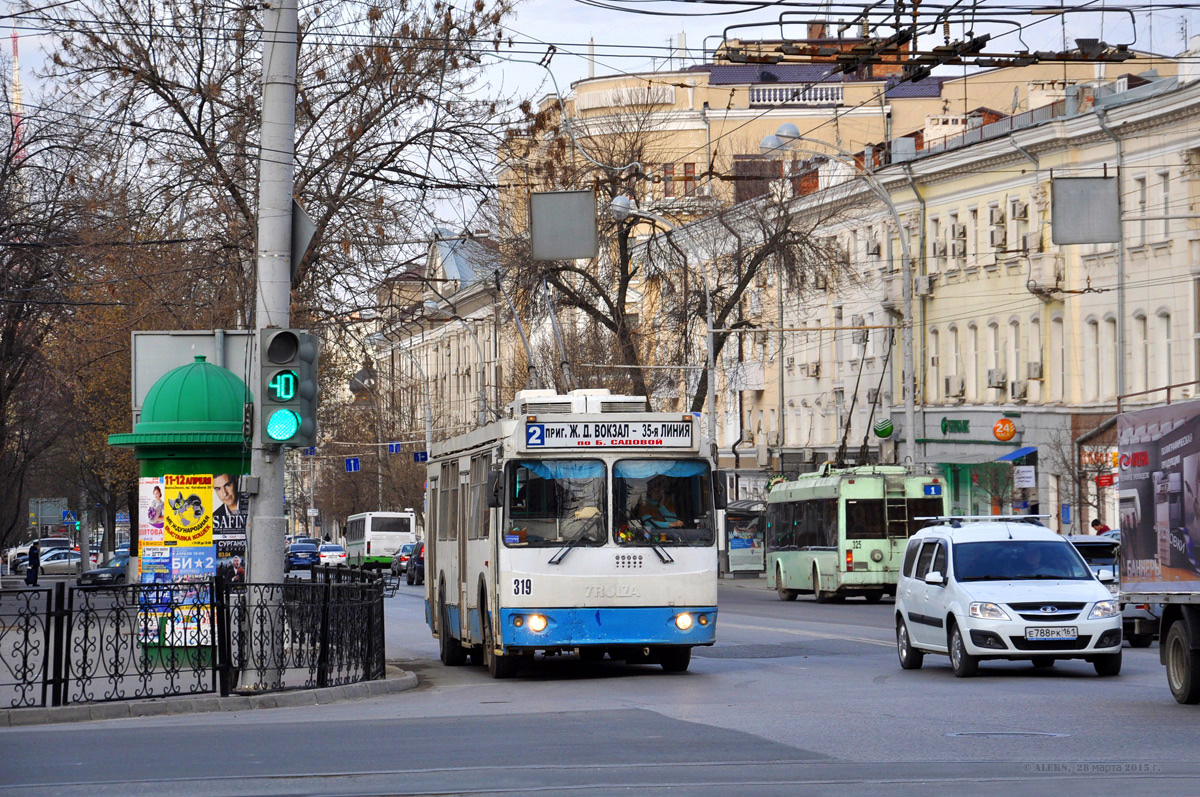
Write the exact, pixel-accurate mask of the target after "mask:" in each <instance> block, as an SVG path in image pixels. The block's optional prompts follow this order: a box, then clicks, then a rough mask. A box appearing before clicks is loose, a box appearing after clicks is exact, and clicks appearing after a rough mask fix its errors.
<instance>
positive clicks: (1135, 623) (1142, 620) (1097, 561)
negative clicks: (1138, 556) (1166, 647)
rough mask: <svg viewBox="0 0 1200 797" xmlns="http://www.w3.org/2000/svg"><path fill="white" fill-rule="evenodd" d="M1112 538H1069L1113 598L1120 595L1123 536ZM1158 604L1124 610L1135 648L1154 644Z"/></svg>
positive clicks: (1124, 625)
mask: <svg viewBox="0 0 1200 797" xmlns="http://www.w3.org/2000/svg"><path fill="white" fill-rule="evenodd" d="M1116 534H1117V536H1116V537H1113V536H1111V535H1112V532H1105V533H1104V534H1100V535H1096V536H1093V535H1091V534H1072V535H1070V536H1069V537H1067V539H1068V540H1070V541H1071V544H1072V545H1074V546H1075V549H1076V550H1078V551H1079V553H1080V555H1081V556H1083V560H1084V561H1085V562H1087V563H1088V567H1090V568H1091V569H1092V572H1093V573H1095V574H1096V578H1098V579H1099V580H1100V582H1101V583H1103V584H1105V585H1106V586H1107V587H1108V591H1109V592H1111V593H1112V594H1113V596H1114V597H1115V596H1118V595H1119V594H1120V591H1121V558H1120V557H1121V536H1120V535H1121V532H1119V531H1118V532H1117V533H1116ZM1160 613H1161V607H1160V605H1159V604H1150V603H1126V604H1123V605H1122V608H1121V626H1122V629H1123V631H1124V635H1125V639H1126V640H1128V642H1129V646H1130V647H1133V648H1146V647H1149V646H1150V645H1151V644H1152V643H1153V642H1154V637H1155V636H1156V635H1157V633H1158V617H1159V614H1160Z"/></svg>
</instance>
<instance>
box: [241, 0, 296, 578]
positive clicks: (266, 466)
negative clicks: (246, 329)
mask: <svg viewBox="0 0 1200 797" xmlns="http://www.w3.org/2000/svg"><path fill="white" fill-rule="evenodd" d="M297 41H298V39H297V12H296V0H279V1H278V2H275V3H270V4H268V5H267V6H266V9H265V11H264V12H263V100H262V147H261V149H260V151H259V158H258V162H259V171H258V174H259V182H258V197H259V199H258V285H257V287H258V291H257V293H258V302H257V307H256V312H255V316H254V327H255V331H256V333H257V334H255V336H254V339H255V343H256V344H257V343H258V342H259V341H261V340H262V339H263V336H262V330H264V329H270V328H285V327H287V326H289V323H290V320H291V287H292V268H291V266H292V264H291V256H292V252H291V248H292V187H293V168H294V160H295V139H296V58H297V54H298V51H297ZM262 357H263V352H262V350H261V346H259V345H256V346H255V347H254V354H253V357H252V361H251V369H250V373H252V374H256V375H257V374H260V373H261V372H262ZM254 398H255V400H256V401H259V402H261V401H263V397H262V396H255V397H254ZM260 422H261V421H260ZM256 432H257V430H256ZM251 439H252V440H254V443H253V447H254V448H253V455H252V457H251V471H252V473H253V475H255V476H257V477H258V495H257V496H255V497H254V499H253V500H252V501H251V504H250V519H249V520H250V522H249V528H248V530H247V538H248V539H247V541H246V544H247V548H248V551H247V553H248V557H247V558H248V559H249V562H248V565H249V573H248V574H247V576H248V580H250V581H253V582H255V583H259V584H271V583H279V582H281V581H283V549H284V537H285V536H286V535H287V518H286V517H285V516H284V514H283V500H284V454H283V449H282V448H280V447H277V446H271V445H269V444H264V443H262V442H260V439H261V438H260V435H258V434H257V433H256V434H254V435H252V437H251Z"/></svg>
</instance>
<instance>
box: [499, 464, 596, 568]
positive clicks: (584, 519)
mask: <svg viewBox="0 0 1200 797" xmlns="http://www.w3.org/2000/svg"><path fill="white" fill-rule="evenodd" d="M506 481H507V484H508V517H507V518H506V520H505V525H504V544H505V545H508V546H519V547H524V546H531V547H536V546H552V545H554V546H558V545H562V544H563V543H564V542H572V541H574V542H575V543H576V544H579V545H603V544H604V542H605V541H606V540H607V538H608V512H607V507H606V501H605V472H604V463H603V462H601V461H600V460H590V459H585V460H564V459H545V460H536V459H535V460H519V461H516V462H510V463H509V464H508V479H507V480H506Z"/></svg>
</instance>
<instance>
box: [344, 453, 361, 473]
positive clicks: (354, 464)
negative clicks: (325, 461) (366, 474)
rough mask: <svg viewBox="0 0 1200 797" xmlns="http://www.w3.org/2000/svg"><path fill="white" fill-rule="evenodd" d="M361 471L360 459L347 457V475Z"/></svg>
mask: <svg viewBox="0 0 1200 797" xmlns="http://www.w3.org/2000/svg"><path fill="white" fill-rule="evenodd" d="M360 470H362V468H361V466H360V465H359V462H358V457H346V473H358V472H359V471H360Z"/></svg>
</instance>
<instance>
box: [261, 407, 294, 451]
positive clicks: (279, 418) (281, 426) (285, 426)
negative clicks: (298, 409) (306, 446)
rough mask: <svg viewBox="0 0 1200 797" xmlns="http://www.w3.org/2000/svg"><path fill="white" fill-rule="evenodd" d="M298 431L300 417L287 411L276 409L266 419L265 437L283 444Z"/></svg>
mask: <svg viewBox="0 0 1200 797" xmlns="http://www.w3.org/2000/svg"><path fill="white" fill-rule="evenodd" d="M299 430H300V416H299V415H298V414H296V413H295V412H293V411H292V410H289V409H278V410H275V411H274V412H272V413H271V415H270V417H269V418H267V437H269V438H271V439H272V440H274V441H276V442H279V443H284V442H287V441H288V440H291V439H292V438H293V437H295V436H296V432H298V431H299Z"/></svg>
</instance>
